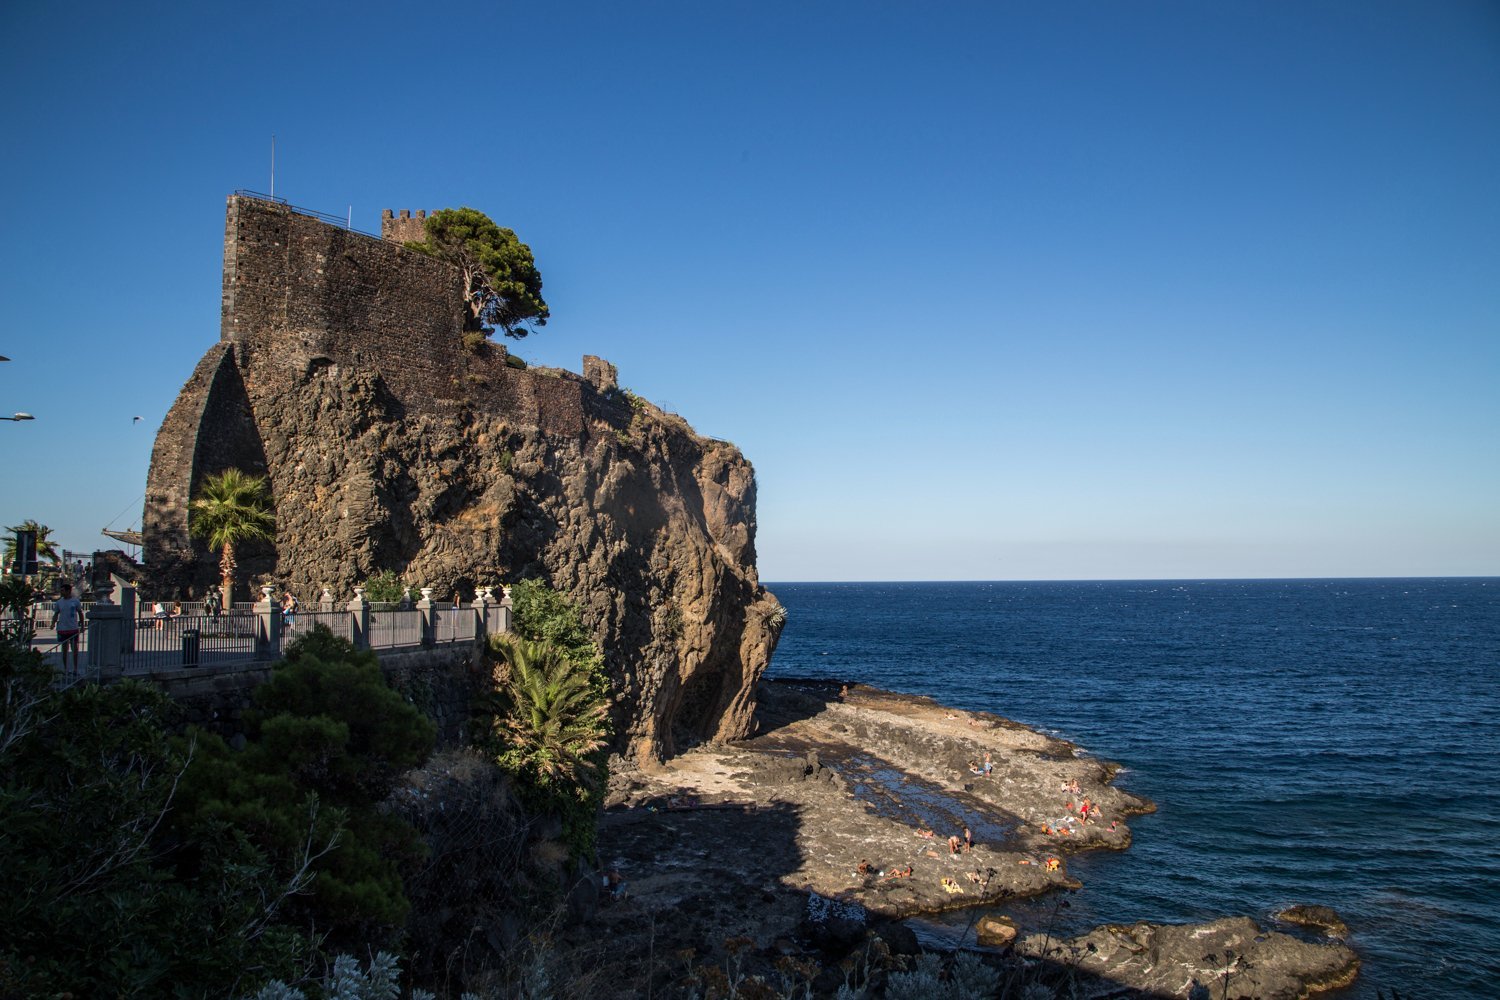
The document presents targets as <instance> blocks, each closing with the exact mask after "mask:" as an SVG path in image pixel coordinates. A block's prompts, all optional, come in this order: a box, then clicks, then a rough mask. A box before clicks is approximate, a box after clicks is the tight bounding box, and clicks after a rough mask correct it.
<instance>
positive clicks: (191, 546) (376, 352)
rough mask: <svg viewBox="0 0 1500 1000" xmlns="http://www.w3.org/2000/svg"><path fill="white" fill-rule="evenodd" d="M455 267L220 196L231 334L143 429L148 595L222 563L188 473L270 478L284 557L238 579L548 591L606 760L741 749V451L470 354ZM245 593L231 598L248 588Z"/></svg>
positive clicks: (302, 585)
mask: <svg viewBox="0 0 1500 1000" xmlns="http://www.w3.org/2000/svg"><path fill="white" fill-rule="evenodd" d="M461 326H462V297H461V288H460V284H459V277H458V275H457V273H456V271H455V270H454V269H453V268H451V267H449V266H448V265H446V264H443V263H441V262H439V261H435V260H432V259H430V258H426V257H423V256H421V255H419V254H415V253H412V252H411V251H408V250H406V249H405V248H404V247H402V246H401V245H399V244H398V243H395V242H391V241H383V240H377V239H374V238H371V237H368V236H364V235H362V234H359V233H354V232H350V231H348V230H345V229H343V228H341V227H337V226H332V225H328V224H326V223H324V222H321V221H319V220H317V219H315V218H313V217H310V216H308V215H305V214H302V213H299V212H298V211H295V210H293V209H291V208H289V207H288V206H285V205H282V204H279V203H275V202H269V201H265V200H262V199H257V198H251V197H244V196H234V197H231V198H230V200H229V211H228V219H227V225H226V235H225V259H224V305H223V329H222V334H221V338H220V341H219V343H217V344H215V345H214V346H213V347H212V348H211V349H210V350H209V351H208V353H207V354H205V355H204V357H203V359H202V360H201V361H200V362H199V363H198V366H197V368H196V369H195V371H194V372H193V375H192V377H191V378H190V379H189V381H188V383H187V385H186V386H185V387H184V388H183V390H182V393H181V394H180V395H179V397H178V399H177V401H176V403H175V404H174V405H173V407H172V409H171V411H170V412H169V413H168V415H167V417H166V420H165V421H164V422H163V424H162V428H161V430H160V432H159V433H158V435H157V440H156V444H155V448H154V451H153V453H152V461H151V470H150V474H149V477H148V481H147V497H146V511H145V517H144V533H145V543H146V561H147V565H148V568H149V572H150V574H151V578H152V580H153V581H154V583H155V585H156V586H157V588H158V591H159V592H160V593H161V594H163V595H167V594H184V595H185V594H188V593H198V592H201V590H202V589H203V588H204V587H205V586H207V584H208V583H209V582H211V581H212V580H213V579H215V576H216V572H217V571H216V568H215V567H216V554H215V553H211V552H209V551H207V549H206V548H205V547H204V546H203V544H202V543H201V542H197V541H195V540H193V539H191V538H189V536H188V533H187V503H188V499H189V498H190V497H191V496H192V495H193V493H194V491H195V490H196V489H197V487H198V484H199V483H200V482H201V481H202V479H203V478H204V477H205V476H207V475H210V474H212V473H215V472H218V471H221V470H223V469H225V468H229V467H238V468H241V469H243V470H245V471H247V472H252V473H259V474H264V475H266V476H268V477H269V479H270V483H271V489H272V493H273V495H274V499H275V505H276V543H275V546H274V550H272V549H271V548H269V547H268V548H266V549H264V550H262V551H259V552H257V551H255V550H247V551H246V552H245V553H244V554H243V555H242V557H241V565H242V568H243V569H244V570H246V571H248V572H249V573H251V574H255V575H264V576H268V577H270V578H271V579H274V580H275V581H276V582H277V583H279V584H283V585H285V586H288V587H290V588H291V589H292V590H293V591H294V592H296V593H298V594H299V595H303V599H304V601H307V600H309V599H311V598H312V597H314V596H315V595H316V594H318V593H319V592H320V591H321V590H322V588H323V587H324V586H328V587H330V588H331V589H332V590H333V592H334V593H335V594H337V595H340V598H341V603H342V600H343V599H347V597H348V596H350V595H351V594H352V588H353V585H354V584H356V583H358V582H360V581H362V580H364V579H366V578H368V577H369V576H370V575H372V574H373V573H375V572H377V571H379V570H381V569H385V568H393V569H395V570H396V571H397V572H398V573H399V574H400V575H401V576H402V577H403V578H404V579H407V580H409V581H411V582H413V583H414V584H416V585H420V586H430V587H433V588H435V591H436V594H437V596H439V597H447V596H450V595H451V594H452V593H453V592H454V590H455V589H458V590H467V589H469V588H472V587H475V586H483V585H493V584H498V583H500V582H510V581H514V580H517V579H522V578H527V577H540V578H542V579H544V580H546V581H547V582H549V583H550V584H551V585H552V586H554V587H556V588H557V589H559V590H562V591H564V592H567V593H569V594H570V595H572V596H573V597H574V599H575V600H577V601H578V602H579V604H580V606H581V607H582V609H583V612H584V617H585V620H586V621H587V622H588V623H589V624H590V625H591V627H592V628H593V629H594V631H595V633H596V635H597V637H598V639H599V641H600V644H601V645H602V647H603V649H604V650H605V656H606V661H607V665H608V667H609V669H610V673H611V677H612V680H613V685H614V695H615V704H614V716H615V718H614V721H615V724H616V730H617V732H618V733H619V734H620V736H619V744H620V747H621V749H623V750H626V751H627V752H628V753H631V754H634V755H637V756H639V755H650V756H664V755H670V754H671V753H673V752H675V751H677V750H678V749H681V748H682V747H684V746H686V745H689V744H691V743H694V742H698V741H700V740H705V739H733V738H736V737H740V736H743V735H746V733H747V732H748V729H749V725H750V717H751V712H752V710H753V707H754V691H755V683H756V681H757V680H758V679H759V677H760V676H761V674H762V673H763V672H764V671H765V668H766V666H767V664H768V663H769V660H770V657H771V653H772V651H773V650H774V648H775V645H776V639H777V637H778V634H779V630H780V623H781V612H780V608H779V606H778V605H777V603H776V600H775V598H774V597H773V596H772V595H770V594H769V593H767V591H766V590H765V589H764V588H763V587H761V586H760V583H759V580H758V578H757V575H756V568H755V475H754V471H753V470H752V468H751V466H750V464H749V463H748V462H747V461H746V460H745V458H744V457H743V456H742V455H741V454H740V452H739V450H738V449H737V448H735V447H734V446H733V445H732V444H729V443H727V442H724V441H717V440H713V439H709V438H704V437H701V436H699V435H697V434H695V433H694V432H693V430H692V428H691V427H689V426H688V424H687V423H686V422H685V421H683V420H682V419H681V418H679V417H677V416H675V415H673V414H669V413H665V412H663V411H662V410H660V409H658V408H657V407H655V406H652V405H651V404H649V403H646V402H645V401H643V400H640V399H638V398H637V397H634V396H632V395H631V394H629V393H625V392H622V391H621V390H620V389H619V388H618V387H617V385H616V380H615V372H614V368H613V367H612V366H610V365H609V364H608V363H606V362H603V361H601V360H599V359H598V358H592V357H587V358H585V359H584V375H583V376H579V375H576V374H573V373H571V372H566V371H561V370H556V369H530V370H522V369H519V368H516V367H513V366H512V365H511V364H509V363H507V361H508V359H507V357H506V352H505V350H504V348H503V347H499V346H498V345H486V346H485V347H483V348H481V349H480V351H479V352H478V353H475V352H473V351H470V350H467V349H465V348H464V347H463V346H462V342H461V337H460V333H461ZM241 596H243V595H241Z"/></svg>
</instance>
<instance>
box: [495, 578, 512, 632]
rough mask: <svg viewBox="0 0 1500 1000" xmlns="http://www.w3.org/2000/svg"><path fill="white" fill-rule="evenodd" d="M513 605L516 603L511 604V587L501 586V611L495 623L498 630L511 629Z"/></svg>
mask: <svg viewBox="0 0 1500 1000" xmlns="http://www.w3.org/2000/svg"><path fill="white" fill-rule="evenodd" d="M513 607H514V605H512V604H511V600H510V587H508V586H502V587H501V588H500V608H499V612H500V613H499V615H498V616H497V618H498V621H497V622H496V623H495V631H496V632H509V631H510V621H511V614H512V608H513Z"/></svg>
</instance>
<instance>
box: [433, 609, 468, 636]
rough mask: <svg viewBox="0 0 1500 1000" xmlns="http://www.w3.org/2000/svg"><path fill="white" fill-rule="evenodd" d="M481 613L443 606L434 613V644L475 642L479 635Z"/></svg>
mask: <svg viewBox="0 0 1500 1000" xmlns="http://www.w3.org/2000/svg"><path fill="white" fill-rule="evenodd" d="M478 618H479V612H478V611H476V610H475V609H474V608H463V607H453V606H451V605H443V606H439V607H436V608H434V609H433V612H432V641H433V642H434V643H439V644H441V643H453V642H473V641H474V638H475V636H476V635H478Z"/></svg>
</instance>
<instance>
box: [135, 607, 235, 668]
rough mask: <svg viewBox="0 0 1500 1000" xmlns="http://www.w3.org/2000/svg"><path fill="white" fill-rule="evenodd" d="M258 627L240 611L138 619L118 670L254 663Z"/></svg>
mask: <svg viewBox="0 0 1500 1000" xmlns="http://www.w3.org/2000/svg"><path fill="white" fill-rule="evenodd" d="M258 626H259V622H258V621H257V619H256V616H255V615H253V614H242V613H239V612H230V613H228V614H221V615H216V616H215V615H179V616H177V617H175V618H156V617H153V616H147V617H144V618H137V619H135V622H134V629H133V632H132V635H131V637H130V638H128V639H127V640H126V650H127V651H126V652H125V653H124V655H123V656H122V657H121V661H120V662H121V669H122V671H123V672H124V673H126V674H142V673H154V672H156V671H159V670H181V669H182V668H184V667H212V666H223V665H228V664H231V663H239V662H243V661H247V660H253V659H255V640H256V631H257V628H258Z"/></svg>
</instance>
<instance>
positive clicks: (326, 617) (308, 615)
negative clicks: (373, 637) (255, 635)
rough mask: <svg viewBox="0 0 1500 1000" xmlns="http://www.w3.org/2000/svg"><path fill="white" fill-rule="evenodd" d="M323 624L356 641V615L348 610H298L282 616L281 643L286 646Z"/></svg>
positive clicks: (336, 633)
mask: <svg viewBox="0 0 1500 1000" xmlns="http://www.w3.org/2000/svg"><path fill="white" fill-rule="evenodd" d="M319 625H322V626H324V627H326V628H327V629H328V631H330V632H332V633H333V634H334V635H335V636H337V637H338V638H340V639H348V640H349V641H350V642H353V641H354V615H353V614H351V613H350V612H348V611H298V612H297V613H296V614H294V615H283V616H282V618H281V643H282V646H283V647H285V646H286V644H287V643H288V642H291V641H292V640H293V639H298V638H301V637H302V636H304V635H307V634H308V633H309V632H311V631H312V630H313V629H314V628H315V627H317V626H319Z"/></svg>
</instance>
